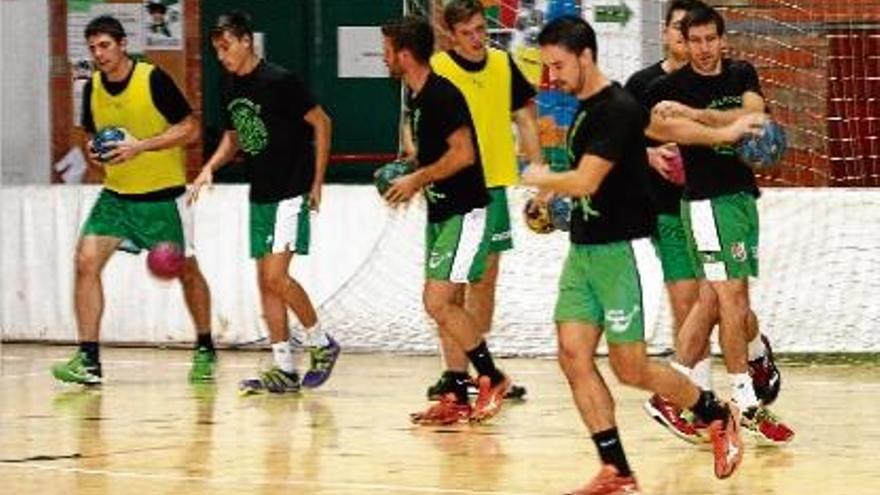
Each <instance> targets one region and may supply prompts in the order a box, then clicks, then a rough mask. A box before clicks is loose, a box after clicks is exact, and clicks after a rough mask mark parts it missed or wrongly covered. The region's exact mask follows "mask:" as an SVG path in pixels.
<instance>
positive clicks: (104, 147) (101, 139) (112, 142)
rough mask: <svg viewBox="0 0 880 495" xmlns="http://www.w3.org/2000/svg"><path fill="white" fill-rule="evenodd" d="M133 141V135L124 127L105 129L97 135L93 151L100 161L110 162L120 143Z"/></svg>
mask: <svg viewBox="0 0 880 495" xmlns="http://www.w3.org/2000/svg"><path fill="white" fill-rule="evenodd" d="M129 140H131V135H130V134H129V133H128V131H126V130H125V129H123V128H122V127H112V126H111V127H105V128H103V129H101V130H100V131H98V133H97V134H95V137H94V138H93V139H92V142H91V151H92V153H94V154H95V155H97V156H98V161H100V162H106V161H109V160H110V156H109V154H110V152H112V151H113V150H114V149H115V148H116V146H117V145H118V144H119V143H122V142H125V141H129Z"/></svg>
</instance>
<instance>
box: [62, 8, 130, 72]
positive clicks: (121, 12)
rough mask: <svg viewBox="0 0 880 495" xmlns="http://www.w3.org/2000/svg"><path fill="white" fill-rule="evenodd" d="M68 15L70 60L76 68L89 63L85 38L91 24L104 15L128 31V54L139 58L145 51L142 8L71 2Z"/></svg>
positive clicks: (68, 52)
mask: <svg viewBox="0 0 880 495" xmlns="http://www.w3.org/2000/svg"><path fill="white" fill-rule="evenodd" d="M70 5H71V7H73V6H74V5H75V6H76V9H75V10H74V9H72V8H71V10H68V13H67V58H68V60H70V63H71V64H73V65H74V66H77V65H80V64H81V63H83V61H87V62H90V61H91V58H92V57H91V55H90V54H89V46H88V43H87V42H86V38H85V29H86V26H87V25H88V23H89V22H90V21H91V20H92V19H94V18H96V17H98V16H101V15H111V16H113V17H115V18H116V19H117V20H118V21H119V22H120V23H121V24H122V28H123V29H125V38H126V43H127V47H126V50H127V51H128V53H130V54H133V55H137V54H142V53H143V52H144V37H143V26H142V24H143V23H142V20H141V19H142V16H141V8H142V7H141V5H139V4H131V3H104V2H103V1H98V0H91V1H90V2H87V1H84V0H75V1H74V0H71V2H70Z"/></svg>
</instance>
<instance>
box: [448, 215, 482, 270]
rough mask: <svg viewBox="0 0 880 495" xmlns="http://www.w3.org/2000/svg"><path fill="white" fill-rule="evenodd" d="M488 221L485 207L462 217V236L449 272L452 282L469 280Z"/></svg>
mask: <svg viewBox="0 0 880 495" xmlns="http://www.w3.org/2000/svg"><path fill="white" fill-rule="evenodd" d="M486 221H487V215H486V209H485V208H477V209H475V210H471V211H469V212H467V213H466V214H465V215H464V218H462V220H461V236H460V237H459V238H458V248H456V250H455V259H454V260H453V262H452V271H451V272H450V273H449V281H450V282H455V283H458V284H464V283H467V282H468V281H469V280H468V275H470V272H471V267H472V266H474V260H475V259H476V257H477V253H478V252H479V251H480V243H482V242H483V237H485V235H486Z"/></svg>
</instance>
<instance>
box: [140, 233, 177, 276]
mask: <svg viewBox="0 0 880 495" xmlns="http://www.w3.org/2000/svg"><path fill="white" fill-rule="evenodd" d="M184 261H185V259H184V256H183V250H182V249H180V246H179V245H177V244H176V243H173V242H160V243H159V244H156V245H155V246H153V248H152V249H150V254H148V255H147V268H149V269H150V273H152V274H153V276H154V277H156V278H159V279H162V280H172V279H175V278H177V277H179V276H180V274H181V273H183V264H184Z"/></svg>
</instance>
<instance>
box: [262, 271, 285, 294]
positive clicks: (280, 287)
mask: <svg viewBox="0 0 880 495" xmlns="http://www.w3.org/2000/svg"><path fill="white" fill-rule="evenodd" d="M285 278H286V275H284V274H281V275H278V274H274V273H261V274H260V292H262V293H264V294H265V293H272V294H281V293H282V292H283V291H284V285H285V282H286V280H285Z"/></svg>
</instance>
